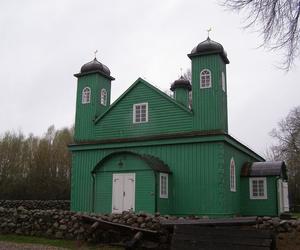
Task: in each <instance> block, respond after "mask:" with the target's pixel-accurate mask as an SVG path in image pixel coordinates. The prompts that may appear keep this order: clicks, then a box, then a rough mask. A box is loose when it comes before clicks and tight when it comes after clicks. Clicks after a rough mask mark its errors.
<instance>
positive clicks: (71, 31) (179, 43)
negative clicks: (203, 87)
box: [0, 0, 300, 154]
mask: <svg viewBox="0 0 300 250" xmlns="http://www.w3.org/2000/svg"><path fill="white" fill-rule="evenodd" d="M243 18H244V16H243V15H238V14H236V13H232V12H229V11H226V10H224V8H222V7H221V6H220V5H218V2H216V1H201V0H189V1H187V0H164V1H162V0H132V1H121V0H110V1H100V0H98V1H92V0H85V1H83V0H82V1H75V0H72V1H71V0H51V1H38V0H32V1H30V0H26V1H17V0H9V1H1V2H0V79H1V80H0V85H1V91H0V107H1V108H0V133H3V132H5V131H7V130H14V131H18V130H22V131H23V132H24V133H25V134H28V133H30V132H32V133H34V134H36V135H42V134H43V133H44V132H45V131H46V130H47V128H48V127H49V126H50V125H51V124H54V125H55V127H56V128H61V127H64V126H70V125H71V124H73V122H74V116H75V94H76V78H75V77H73V74H74V73H78V72H79V70H80V67H81V66H82V65H83V64H84V63H86V62H88V61H90V60H92V59H93V55H94V54H93V51H95V50H96V49H97V50H98V51H99V53H98V56H97V57H98V60H99V61H101V62H102V63H104V64H105V65H107V66H108V67H109V68H110V70H111V73H112V76H114V77H115V78H116V80H115V81H114V82H113V83H112V98H113V100H115V99H116V98H117V97H118V96H120V95H121V94H122V93H123V92H124V91H125V90H126V89H127V88H128V87H129V86H130V85H131V84H132V83H133V82H134V81H135V80H136V79H137V78H138V77H143V78H145V79H146V80H148V81H149V82H150V83H152V84H153V85H155V86H157V87H159V88H160V89H162V90H167V89H169V87H170V83H171V82H173V81H174V80H176V79H177V78H178V77H179V75H180V68H183V69H184V70H185V69H187V68H189V67H190V59H189V58H188V57H187V54H188V53H190V51H191V50H192V48H193V47H194V46H196V45H197V44H198V43H199V42H201V41H203V40H205V39H206V37H207V33H206V29H208V28H209V27H212V29H213V31H212V32H211V34H210V37H211V39H213V40H215V41H217V42H219V43H221V44H222V45H223V46H224V48H225V50H226V51H227V53H228V58H229V60H230V64H229V65H228V66H227V84H228V109H229V132H230V134H231V135H233V136H234V137H236V138H237V139H239V140H240V141H241V142H242V143H244V144H246V145H247V146H250V147H251V148H252V149H254V150H256V151H257V152H258V153H260V154H264V153H265V151H266V148H267V147H268V146H269V145H270V144H271V143H272V138H271V137H270V136H269V132H270V130H272V128H274V127H276V126H277V123H278V121H280V120H281V119H282V118H284V117H285V116H286V115H287V114H288V112H289V111H290V109H292V108H293V107H295V106H297V105H299V104H300V82H299V73H300V71H299V66H300V62H299V59H298V60H297V61H296V65H295V67H294V68H293V69H292V70H291V71H290V72H289V73H285V72H284V71H281V70H278V68H277V67H276V65H278V64H277V63H278V62H279V61H280V59H281V57H280V56H281V55H280V54H279V53H273V52H272V53H271V52H269V51H267V50H264V49H262V48H260V49H256V47H258V46H259V45H260V44H261V39H260V38H259V36H258V34H257V33H255V32H251V31H249V30H246V31H244V30H243V29H242V26H243V23H242V20H243ZM297 77H298V80H297Z"/></svg>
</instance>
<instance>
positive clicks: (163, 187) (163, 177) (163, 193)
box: [159, 173, 169, 199]
mask: <svg viewBox="0 0 300 250" xmlns="http://www.w3.org/2000/svg"><path fill="white" fill-rule="evenodd" d="M168 196H169V175H168V174H166V173H160V174H159V198H163V199H167V198H168Z"/></svg>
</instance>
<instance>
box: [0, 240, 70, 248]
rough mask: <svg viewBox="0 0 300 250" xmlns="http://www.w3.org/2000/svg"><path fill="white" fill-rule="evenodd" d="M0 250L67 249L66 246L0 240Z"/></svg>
mask: <svg viewBox="0 0 300 250" xmlns="http://www.w3.org/2000/svg"><path fill="white" fill-rule="evenodd" d="M0 250H67V248H61V247H53V246H45V245H38V244H28V243H26V244H23V243H12V242H6V241H0Z"/></svg>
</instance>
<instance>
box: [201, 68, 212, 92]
mask: <svg viewBox="0 0 300 250" xmlns="http://www.w3.org/2000/svg"><path fill="white" fill-rule="evenodd" d="M210 87H211V72H210V70H209V69H204V70H202V71H201V72H200V88H201V89H205V88H210Z"/></svg>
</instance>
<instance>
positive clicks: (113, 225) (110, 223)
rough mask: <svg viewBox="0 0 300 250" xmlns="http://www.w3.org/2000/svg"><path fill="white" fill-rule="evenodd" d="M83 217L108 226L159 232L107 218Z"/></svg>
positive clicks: (152, 232) (151, 232)
mask: <svg viewBox="0 0 300 250" xmlns="http://www.w3.org/2000/svg"><path fill="white" fill-rule="evenodd" d="M81 218H83V219H86V220H89V221H96V222H99V223H101V224H104V225H106V226H111V227H118V228H123V229H127V230H128V229H130V230H132V231H140V232H145V233H150V234H157V231H153V230H149V229H144V228H139V227H132V226H128V225H124V224H119V223H114V222H109V221H105V220H101V219H98V218H95V217H91V216H88V215H81Z"/></svg>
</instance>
